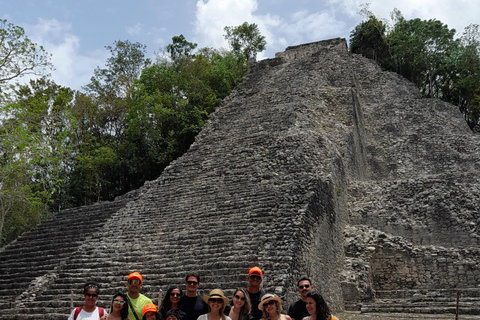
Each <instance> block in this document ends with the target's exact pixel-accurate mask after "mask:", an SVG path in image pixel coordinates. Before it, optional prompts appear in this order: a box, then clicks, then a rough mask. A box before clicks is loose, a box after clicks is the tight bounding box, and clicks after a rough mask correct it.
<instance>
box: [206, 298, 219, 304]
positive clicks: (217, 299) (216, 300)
mask: <svg viewBox="0 0 480 320" xmlns="http://www.w3.org/2000/svg"><path fill="white" fill-rule="evenodd" d="M208 302H211V303H223V299H222V298H209V299H208Z"/></svg>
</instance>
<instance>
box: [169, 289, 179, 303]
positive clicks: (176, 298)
mask: <svg viewBox="0 0 480 320" xmlns="http://www.w3.org/2000/svg"><path fill="white" fill-rule="evenodd" d="M180 298H181V297H180V289H173V290H172V292H170V302H171V303H172V304H175V305H176V304H178V302H179V301H180Z"/></svg>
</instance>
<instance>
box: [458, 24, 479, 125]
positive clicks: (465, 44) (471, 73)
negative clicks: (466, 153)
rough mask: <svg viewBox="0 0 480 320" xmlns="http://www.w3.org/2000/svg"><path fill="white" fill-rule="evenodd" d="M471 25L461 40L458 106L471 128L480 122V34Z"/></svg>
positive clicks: (475, 26) (473, 25)
mask: <svg viewBox="0 0 480 320" xmlns="http://www.w3.org/2000/svg"><path fill="white" fill-rule="evenodd" d="M478 28H479V26H478V25H476V24H471V25H469V26H468V27H466V28H465V31H464V33H463V35H462V37H461V38H460V41H461V49H462V50H461V53H460V56H459V58H458V70H459V72H458V77H459V80H458V99H459V101H458V105H459V107H460V111H462V113H463V114H464V116H465V120H466V121H467V123H468V124H469V126H470V127H471V128H474V127H475V126H477V125H478V124H479V122H480V32H479V29H478Z"/></svg>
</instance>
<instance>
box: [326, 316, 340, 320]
mask: <svg viewBox="0 0 480 320" xmlns="http://www.w3.org/2000/svg"><path fill="white" fill-rule="evenodd" d="M328 320H338V318H337V317H335V316H330V318H329V319H328Z"/></svg>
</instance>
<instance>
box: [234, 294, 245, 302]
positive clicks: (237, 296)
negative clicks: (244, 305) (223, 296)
mask: <svg viewBox="0 0 480 320" xmlns="http://www.w3.org/2000/svg"><path fill="white" fill-rule="evenodd" d="M234 297H235V298H236V299H238V300H242V301H245V297H240V296H239V295H238V294H236V295H234Z"/></svg>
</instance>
